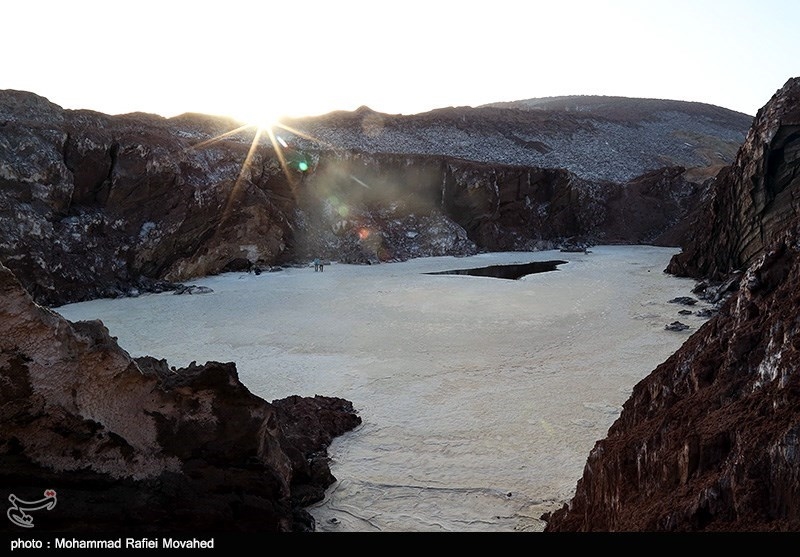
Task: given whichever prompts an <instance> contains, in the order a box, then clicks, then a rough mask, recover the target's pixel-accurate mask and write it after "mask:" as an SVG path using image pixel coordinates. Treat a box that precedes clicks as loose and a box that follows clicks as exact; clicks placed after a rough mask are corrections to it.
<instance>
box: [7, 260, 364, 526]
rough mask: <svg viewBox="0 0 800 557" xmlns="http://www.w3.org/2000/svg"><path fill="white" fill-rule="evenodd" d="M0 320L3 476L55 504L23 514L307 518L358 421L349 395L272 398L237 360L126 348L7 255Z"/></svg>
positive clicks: (43, 517)
mask: <svg viewBox="0 0 800 557" xmlns="http://www.w3.org/2000/svg"><path fill="white" fill-rule="evenodd" d="M0 322H2V323H3V335H2V338H1V339H0V385H2V388H1V389H0V423H2V428H0V487H1V488H2V491H3V492H4V493H6V494H8V493H10V496H9V497H13V498H16V499H18V500H21V501H35V500H37V499H40V498H41V495H42V494H43V493H45V492H49V491H50V490H53V489H54V491H55V493H54V494H53V497H55V498H56V499H57V501H58V504H56V505H54V506H53V508H51V509H47V510H43V509H42V508H38V509H37V508H31V507H28V508H22V506H21V507H20V510H22V514H19V513H18V516H17V518H18V519H24V520H26V521H31V522H33V521H35V526H36V528H37V531H42V530H44V531H51V530H55V531H60V532H70V531H74V532H84V533H85V532H94V531H98V532H102V531H118V530H119V528H120V526H121V525H124V528H125V529H126V530H129V531H131V532H140V531H141V532H170V533H176V532H198V531H210V532H236V531H239V532H279V531H298V530H311V529H313V528H314V521H313V518H312V517H311V516H310V515H309V514H308V513H306V512H305V511H304V510H303V509H304V508H305V507H306V506H308V505H309V504H311V503H313V502H315V501H317V500H320V499H321V498H322V495H323V493H324V489H325V488H326V487H328V486H329V485H330V484H331V483H333V481H335V478H333V476H332V475H331V473H330V470H329V468H328V464H327V458H326V454H325V449H326V448H327V447H328V445H329V444H330V442H331V440H332V438H333V437H335V436H337V435H341V434H342V433H344V432H345V431H348V430H350V429H353V428H354V427H356V426H357V425H358V424H359V423H360V421H361V419H360V418H359V417H358V416H357V415H356V414H355V412H354V411H353V409H352V406H351V405H350V403H349V402H347V401H344V400H341V399H336V398H327V397H320V396H318V397H314V398H300V397H290V398H288V399H284V400H279V401H273V403H268V402H266V401H264V400H262V399H260V398H258V397H256V396H255V395H253V394H251V393H250V392H249V391H248V390H247V388H246V387H245V386H244V385H242V384H241V382H239V379H238V376H237V373H236V366H235V364H233V363H219V362H208V363H206V364H205V365H195V364H192V365H190V366H189V367H187V368H185V369H177V370H176V369H174V368H173V369H170V367H169V366H168V365H167V363H166V362H165V361H163V360H155V359H153V358H149V357H144V358H138V359H134V358H131V357H130V356H129V355H128V353H127V352H125V351H124V350H123V349H122V348H120V347H119V346H118V345H117V343H116V341H115V339H114V338H112V337H110V336H109V335H108V330H107V329H106V328H105V327H104V326H103V324H102V323H100V322H99V321H97V322H78V323H71V322H69V321H67V320H65V319H63V318H62V317H60V316H59V315H58V314H56V313H54V312H51V311H50V310H48V309H46V308H44V307H42V306H39V305H38V304H36V303H35V302H34V301H33V300H32V299H31V297H30V296H29V295H28V293H27V292H25V290H24V289H23V288H22V286H21V285H20V284H19V282H18V281H17V280H16V279H15V277H14V276H13V274H12V273H11V272H10V271H9V270H8V269H7V268H5V267H3V266H0ZM12 502H13V501H12ZM26 511H27V512H26ZM9 512H10V511H9ZM26 516H27V519H26V518H25V517H26ZM17 524H18V523H15V522H14V521H7V520H3V521H0V530H13V531H17V532H20V531H21V530H20V526H19V525H17Z"/></svg>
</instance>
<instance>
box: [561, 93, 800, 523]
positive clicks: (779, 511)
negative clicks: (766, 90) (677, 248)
mask: <svg viewBox="0 0 800 557" xmlns="http://www.w3.org/2000/svg"><path fill="white" fill-rule="evenodd" d="M798 115H800V78H794V79H791V80H789V81H788V82H787V83H786V85H785V86H784V87H783V88H782V89H780V90H779V91H778V92H777V93H776V94H775V96H774V97H773V98H772V99H771V100H770V101H769V103H768V104H767V105H765V107H764V108H763V109H762V110H760V111H759V113H758V115H757V117H756V119H755V121H754V123H753V127H752V129H751V130H750V132H749V134H748V137H747V141H746V143H745V144H744V145H743V146H742V148H741V149H740V151H739V152H738V155H737V157H736V161H735V163H734V164H733V165H732V166H731V167H730V168H728V169H726V170H725V171H724V172H723V173H721V174H720V177H719V179H718V180H717V181H716V183H715V186H714V187H713V189H712V190H711V191H710V192H709V195H708V196H707V198H706V201H705V203H704V205H703V207H702V208H701V209H700V211H699V213H698V214H699V218H698V219H697V220H696V221H695V226H696V229H695V232H694V234H695V235H694V238H693V239H692V240H691V241H690V242H688V243H687V245H686V246H685V250H684V252H683V253H681V254H679V255H678V256H676V258H675V259H674V260H673V261H672V262H671V263H670V266H669V270H670V271H671V272H676V273H681V274H685V275H688V276H693V277H695V278H697V279H698V280H700V279H702V282H701V283H700V284H699V285H698V287H699V291H700V290H702V289H703V287H704V286H705V285H713V284H714V283H715V282H718V281H719V279H721V278H728V277H729V276H731V275H730V273H731V272H732V271H740V273H738V274H733V275H732V277H733V278H731V279H730V280H728V281H727V282H726V283H725V284H726V286H725V287H724V288H722V289H720V288H718V287H712V288H707V290H711V291H712V292H714V296H715V297H716V298H720V294H721V293H724V292H726V291H727V290H728V289H729V288H728V287H732V288H733V289H735V286H736V285H737V284H738V285H739V288H738V290H736V289H735V292H734V293H733V294H730V295H728V296H727V298H725V297H724V296H723V297H722V298H721V299H722V300H724V301H722V306H721V309H720V311H719V313H718V314H717V315H716V316H715V317H714V318H712V319H711V320H709V321H708V322H707V323H706V324H704V325H703V326H702V327H701V328H700V329H699V330H698V331H697V332H696V333H695V334H693V335H692V336H691V337H690V338H689V339H688V340H687V341H686V343H685V344H684V345H683V346H682V347H681V348H680V350H678V352H676V353H675V354H674V355H673V356H672V357H670V358H669V359H668V360H667V361H665V362H664V363H663V364H661V365H660V366H659V367H658V368H657V369H656V370H654V371H653V373H651V374H650V375H649V376H648V377H647V378H646V379H644V380H643V381H641V382H640V383H639V384H638V385H636V386H635V388H634V389H633V392H632V394H631V397H630V398H629V400H628V401H627V402H626V403H625V405H624V407H623V410H622V413H621V415H620V417H619V419H618V420H617V421H616V422H615V423H614V424H613V425H612V426H611V428H610V429H609V431H608V435H607V437H606V438H605V439H603V440H601V441H599V442H598V443H597V444H596V445H595V447H594V449H593V450H592V452H591V453H590V455H589V457H588V460H587V463H586V466H585V468H584V473H583V476H582V478H581V479H580V480H579V481H578V484H577V486H576V492H575V495H574V497H573V498H572V500H571V502H570V503H569V504H568V505H567V506H565V507H564V508H562V509H560V510H559V511H557V512H555V513H553V515H552V516H550V517H547V519H548V523H547V527H546V530H547V531H549V532H559V531H701V530H702V531H796V530H798V529H800V512H799V511H798V506H797V501H798V498H799V497H800V482H799V481H798V478H800V458H798V454H800V452H798V439H800V435H799V434H800V413H799V409H800V376H798V366H800V321H798V318H797V315H798V313H797V312H798V308H800V297H799V295H798V293H800V211H798V209H799V208H800V204H799V203H798V199H800V174H798V171H797V169H798V160H799V159H798V153H800V131H799V130H800V127H798V124H800V121H798ZM736 277H741V278H740V280H739V279H737V278H736Z"/></svg>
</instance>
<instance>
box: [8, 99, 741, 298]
mask: <svg viewBox="0 0 800 557" xmlns="http://www.w3.org/2000/svg"><path fill="white" fill-rule="evenodd" d="M659 106H660V105H659ZM661 108H664V107H663V106H661ZM667 108H669V110H666V109H664V110H661V109H659V110H657V111H652V110H651V111H650V112H646V111H645V112H641V111H639V112H636V111H633V112H631V116H629V117H628V118H627V119H622V118H621V117H620V116H619V114H618V115H617V116H616V119H613V118H612V117H611V115H609V114H599V113H598V114H587V115H575V114H572V113H561V112H557V111H555V112H548V111H542V110H536V111H535V110H517V109H511V108H491V107H485V108H480V109H443V110H442V111H433V112H431V113H428V114H425V115H415V116H407V117H403V116H390V115H381V114H377V113H374V112H372V111H369V110H368V109H364V110H359V111H355V112H352V113H333V114H331V115H326V116H324V117H318V118H316V119H307V120H302V121H293V122H289V123H288V124H289V125H283V127H276V128H275V135H274V136H270V135H269V134H268V133H265V132H263V133H262V132H258V131H257V130H256V129H255V128H253V127H241V126H239V125H238V123H236V122H233V121H230V120H226V119H224V118H216V117H209V116H203V115H192V114H187V115H183V116H180V117H176V118H170V119H165V118H161V117H157V116H153V115H147V114H128V115H121V116H108V115H104V114H99V113H95V112H91V111H85V110H78V111H73V110H63V109H62V108H61V107H58V106H57V105H54V104H52V103H50V102H49V101H47V100H46V99H44V98H41V97H38V96H36V95H34V94H31V93H25V92H19V91H2V92H0V201H2V203H0V261H2V262H3V263H4V264H5V265H6V266H7V267H9V268H10V269H11V270H12V271H13V272H14V273H15V275H16V276H17V277H18V279H19V280H20V281H21V282H22V283H23V285H24V286H25V288H26V289H27V290H28V291H29V292H30V293H31V295H32V296H33V297H34V299H35V300H37V301H38V302H40V303H43V304H46V305H58V304H63V303H67V302H74V301H81V300H85V299H90V298H96V297H116V296H124V295H136V294H137V293H139V292H143V291H160V290H164V289H168V288H174V287H175V285H176V283H180V282H183V281H187V280H191V279H192V278H195V277H198V276H202V275H209V274H215V273H219V272H223V271H227V270H243V269H252V268H266V267H270V266H278V265H287V264H305V263H306V262H307V261H308V260H309V259H311V258H313V257H315V256H322V257H325V258H328V259H334V260H339V261H344V262H353V263H357V262H371V263H374V262H380V261H387V260H402V259H407V258H410V257H418V256H431V255H464V254H472V253H476V252H478V251H481V250H530V249H538V248H553V247H558V246H560V245H562V244H564V243H568V242H572V243H574V242H581V243H599V242H608V243H614V242H620V243H639V242H653V243H656V242H669V243H672V245H674V243H675V242H677V241H678V239H679V236H680V234H679V233H678V232H676V230H679V229H676V226H679V225H680V223H681V222H682V221H683V219H684V217H685V215H686V214H687V213H688V211H689V210H690V209H691V208H692V207H693V206H694V205H695V204H696V200H697V199H698V198H699V196H700V195H701V194H702V193H703V192H705V191H706V189H707V187H708V182H707V180H710V179H713V178H711V176H713V173H714V171H713V169H714V168H715V167H714V165H713V164H711V162H713V161H711V160H710V159H698V158H696V157H694V155H692V156H688V155H687V156H685V157H683V156H682V155H681V153H682V152H685V153H684V154H688V153H689V152H690V151H691V150H687V149H688V147H686V145H684V143H688V142H686V141H683V139H685V137H683V136H684V135H685V134H686V133H690V131H691V130H694V131H691V133H698V134H701V135H703V134H704V135H703V137H704V138H706V139H707V138H716V139H715V141H717V142H722V143H725V145H727V144H728V142H732V141H734V140H735V138H736V136H737V134H740V135H741V137H744V133H745V130H746V126H745V124H744V122H746V121H747V117H746V116H744V115H737V114H736V113H730V111H727V112H726V111H724V110H723V109H717V110H715V111H705V112H702V114H701V113H698V112H697V110H699V109H698V108H697V107H693V108H692V109H693V110H694V111H695V113H694V116H695V118H694V119H690V121H691V122H692V125H691V126H689V127H687V124H686V121H687V118H686V115H687V114H690V112H687V111H686V110H687V109H686V108H683V107H682V105H680V104H675V105H669V106H668V107H667ZM618 109H619V107H618ZM620 110H621V109H620ZM720 113H721V114H723V115H725V116H726V118H727V119H726V118H721V117H720ZM609 126H611V127H610V128H609ZM654 126H655V127H654ZM698 126H700V127H699V128H698ZM606 128H608V129H606ZM612 128H613V134H611V135H608V133H610V132H608V130H609V129H612ZM700 128H702V129H700ZM603 130H606V131H603ZM606 132H608V133H606ZM701 132H702V133H701ZM682 134H683V135H682ZM534 136H535V137H534ZM591 137H594V138H595V139H593V140H592V141H594V143H592V144H593V145H595V147H592V148H591V149H589V147H587V145H586V144H584V143H585V141H587V140H588V139H587V138H591ZM411 138H416V140H415V141H411ZM536 138H538V139H536ZM598 138H599V139H598ZM668 138H672V139H669V140H668ZM675 138H682V140H681V141H680V142H678V143H677V144H676V142H675ZM645 139H646V141H645ZM545 140H546V141H545ZM509 142H510V143H509ZM598 142H599V143H598ZM637 142H638V143H639V144H640V147H642V146H646V147H647V148H646V149H645V151H647V152H648V155H647V156H646V157H644V158H642V157H630V156H628V155H629V154H627V150H626V151H624V152H622V151H619V150H618V149H617V147H619V146H621V145H623V144H625V145H628V144H634V143H637ZM545 143H546V144H545ZM512 144H513V145H514V147H513V149H512ZM704 144H705V143H704ZM459 146H460V147H459ZM601 146H602V147H601ZM681 146H682V147H681ZM651 148H652V149H653V151H652V152H651V151H650V149H651ZM465 149H466V150H465ZM544 152H546V153H547V157H546V158H541V156H542V155H543V153H544ZM726 152H727V151H726V149H724V148H722V146H720V150H717V151H715V153H717V154H714V155H713V157H712V158H715V157H716V159H715V160H716V162H719V161H720V160H725V157H726V156H727V155H726V154H725V153H726ZM509 153H516V155H515V156H513V157H512V156H510V155H509ZM525 153H527V156H526V157H523V156H522V155H523V154H525ZM576 153H579V154H581V156H585V157H588V159H587V160H586V161H584V163H585V164H583V163H582V165H578V164H573V163H572V162H571V160H572V159H571V157H574V156H577V154H576ZM693 157H694V158H693ZM592 161H593V165H589V162H592ZM728 162H729V161H728ZM667 163H669V164H670V165H674V164H676V163H682V164H684V166H664V165H665V164H667ZM697 164H701V165H705V166H702V169H701V171H700V172H698V170H697V168H696V167H694V166H693V167H691V168H690V166H692V165H697ZM715 164H716V163H715ZM587 165H588V166H587ZM604 165H611V166H613V167H614V168H617V169H619V170H618V171H615V172H611V173H597V172H595V173H591V172H587V171H586V169H587V168H589V167H590V166H591V168H601V167H603V166H604ZM703 169H705V170H703ZM709 169H712V170H709ZM610 177H613V178H615V179H614V180H612V179H610Z"/></svg>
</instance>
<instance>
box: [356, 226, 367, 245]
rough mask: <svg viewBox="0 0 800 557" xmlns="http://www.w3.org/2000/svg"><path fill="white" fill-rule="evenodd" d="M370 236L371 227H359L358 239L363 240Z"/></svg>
mask: <svg viewBox="0 0 800 557" xmlns="http://www.w3.org/2000/svg"><path fill="white" fill-rule="evenodd" d="M367 238H369V229H367V228H359V229H358V239H359V240H361V241H362V242H363V241H364V240H366V239H367Z"/></svg>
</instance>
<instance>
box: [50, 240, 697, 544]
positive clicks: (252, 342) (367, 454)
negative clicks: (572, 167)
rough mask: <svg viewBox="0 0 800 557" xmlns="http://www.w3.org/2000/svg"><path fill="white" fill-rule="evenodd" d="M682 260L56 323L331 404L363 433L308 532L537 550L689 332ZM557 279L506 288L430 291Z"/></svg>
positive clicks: (482, 258)
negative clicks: (680, 318) (93, 326)
mask: <svg viewBox="0 0 800 557" xmlns="http://www.w3.org/2000/svg"><path fill="white" fill-rule="evenodd" d="M676 252H677V250H676V249H671V248H659V247H649V246H597V247H594V248H592V250H591V251H590V252H589V253H562V252H555V251H544V252H535V253H494V254H481V255H476V256H472V257H464V258H455V257H434V258H424V259H415V260H411V261H406V262H403V263H386V264H381V265H372V266H356V265H344V264H337V263H334V264H332V265H330V266H327V267H326V268H325V272H324V273H315V272H314V269H313V267H308V268H288V269H286V270H284V271H281V272H276V273H263V274H261V275H255V274H242V273H228V274H224V275H220V276H216V277H208V278H204V279H201V280H197V281H193V282H192V284H196V285H201V286H208V287H210V288H212V289H213V292H212V293H209V294H202V295H182V296H174V295H172V294H170V293H165V294H153V295H146V296H141V297H139V298H127V299H118V300H94V301H90V302H83V303H79V304H71V305H68V306H63V307H61V308H57V311H58V312H59V313H61V314H62V315H64V316H65V317H66V318H67V319H70V320H71V321H78V320H85V319H102V320H103V322H104V323H105V325H106V326H107V327H108V328H109V330H110V332H111V334H112V335H113V336H117V337H118V339H119V343H120V345H121V346H122V347H123V348H125V349H126V350H127V351H128V352H130V353H131V355H133V356H140V355H144V354H149V355H152V356H155V357H157V358H166V359H167V361H168V362H169V364H170V365H173V366H177V367H183V366H186V365H188V364H189V363H190V362H191V361H192V360H196V361H198V362H199V363H203V362H205V361H208V360H217V361H223V362H225V361H233V362H236V365H237V369H238V371H239V376H240V378H241V380H242V382H243V383H244V384H245V385H247V387H248V388H249V389H250V390H251V391H252V392H253V393H255V394H257V395H259V396H261V397H262V398H264V399H266V400H270V401H271V400H275V399H278V398H284V397H286V396H289V395H294V394H297V395H301V396H314V395H316V394H320V395H326V396H338V397H342V398H345V399H348V400H350V401H352V402H353V404H354V406H355V408H356V409H357V410H358V412H359V415H360V416H361V418H362V420H363V423H362V425H361V426H359V428H358V429H356V430H354V431H352V432H348V433H346V434H345V435H343V436H341V437H338V438H337V439H335V440H334V442H333V443H332V445H331V447H330V448H329V454H330V456H331V459H332V463H331V469H332V472H333V474H334V476H336V478H338V482H337V483H336V484H334V485H333V486H331V488H329V490H328V492H327V495H326V498H325V500H324V501H322V502H320V503H318V504H317V505H315V506H314V507H312V508H311V509H309V510H310V512H311V513H312V514H313V515H314V517H315V519H316V521H317V530H318V531H373V530H381V531H457V532H466V531H496V532H502V531H514V530H527V531H541V530H542V529H543V528H544V523H543V522H542V521H541V520H539V517H540V516H541V515H542V513H544V512H547V511H553V510H555V509H557V508H559V507H560V506H561V505H562V504H563V503H565V502H566V501H567V500H568V499H569V498H570V497H571V495H572V492H573V490H574V487H575V484H576V482H577V480H578V478H579V477H580V476H581V475H582V473H583V466H584V464H585V462H586V458H587V456H588V454H589V452H590V451H591V449H592V448H593V447H594V444H595V442H596V441H598V440H599V439H601V438H603V437H605V434H606V432H607V430H608V427H609V426H610V425H611V424H612V423H613V422H614V420H615V419H616V418H617V416H618V415H619V412H620V410H621V407H622V404H623V403H624V402H625V400H626V399H627V398H628V396H629V394H630V392H631V389H632V388H633V386H634V385H635V384H636V383H637V382H638V381H639V380H641V379H642V378H644V377H645V376H646V375H647V374H648V373H650V371H652V370H653V369H655V367H656V366H657V365H658V364H660V363H661V362H662V361H664V360H665V359H667V358H668V357H669V356H670V355H671V354H672V353H673V352H675V350H677V349H678V348H679V346H680V345H681V344H682V343H683V342H684V340H686V338H688V336H689V335H690V334H691V333H692V332H693V331H694V330H696V329H697V327H699V326H700V325H701V324H702V323H703V322H704V320H703V319H701V318H699V317H696V316H690V317H689V318H688V319H686V322H687V323H689V324H690V325H691V329H690V330H688V331H682V332H671V331H666V330H664V325H665V324H666V323H670V322H672V321H674V320H675V316H676V311H677V310H678V309H680V308H676V306H675V304H671V303H669V300H671V299H673V298H675V297H677V296H685V295H687V294H688V293H689V292H690V291H691V288H692V287H693V286H694V285H695V282H694V281H692V280H690V279H680V278H676V277H672V276H670V275H667V274H665V273H663V269H664V268H665V267H666V265H667V263H668V262H669V259H670V257H671V256H672V255H673V254H674V253H676ZM552 259H563V260H566V261H567V263H566V264H563V265H560V266H559V268H558V270H556V271H552V272H546V273H539V274H534V275H529V276H526V277H523V278H522V279H519V280H499V279H494V278H485V277H471V276H465V275H429V274H425V273H428V272H431V271H441V270H446V269H455V268H470V267H480V266H487V265H498V264H511V263H527V262H530V261H546V260H552Z"/></svg>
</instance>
